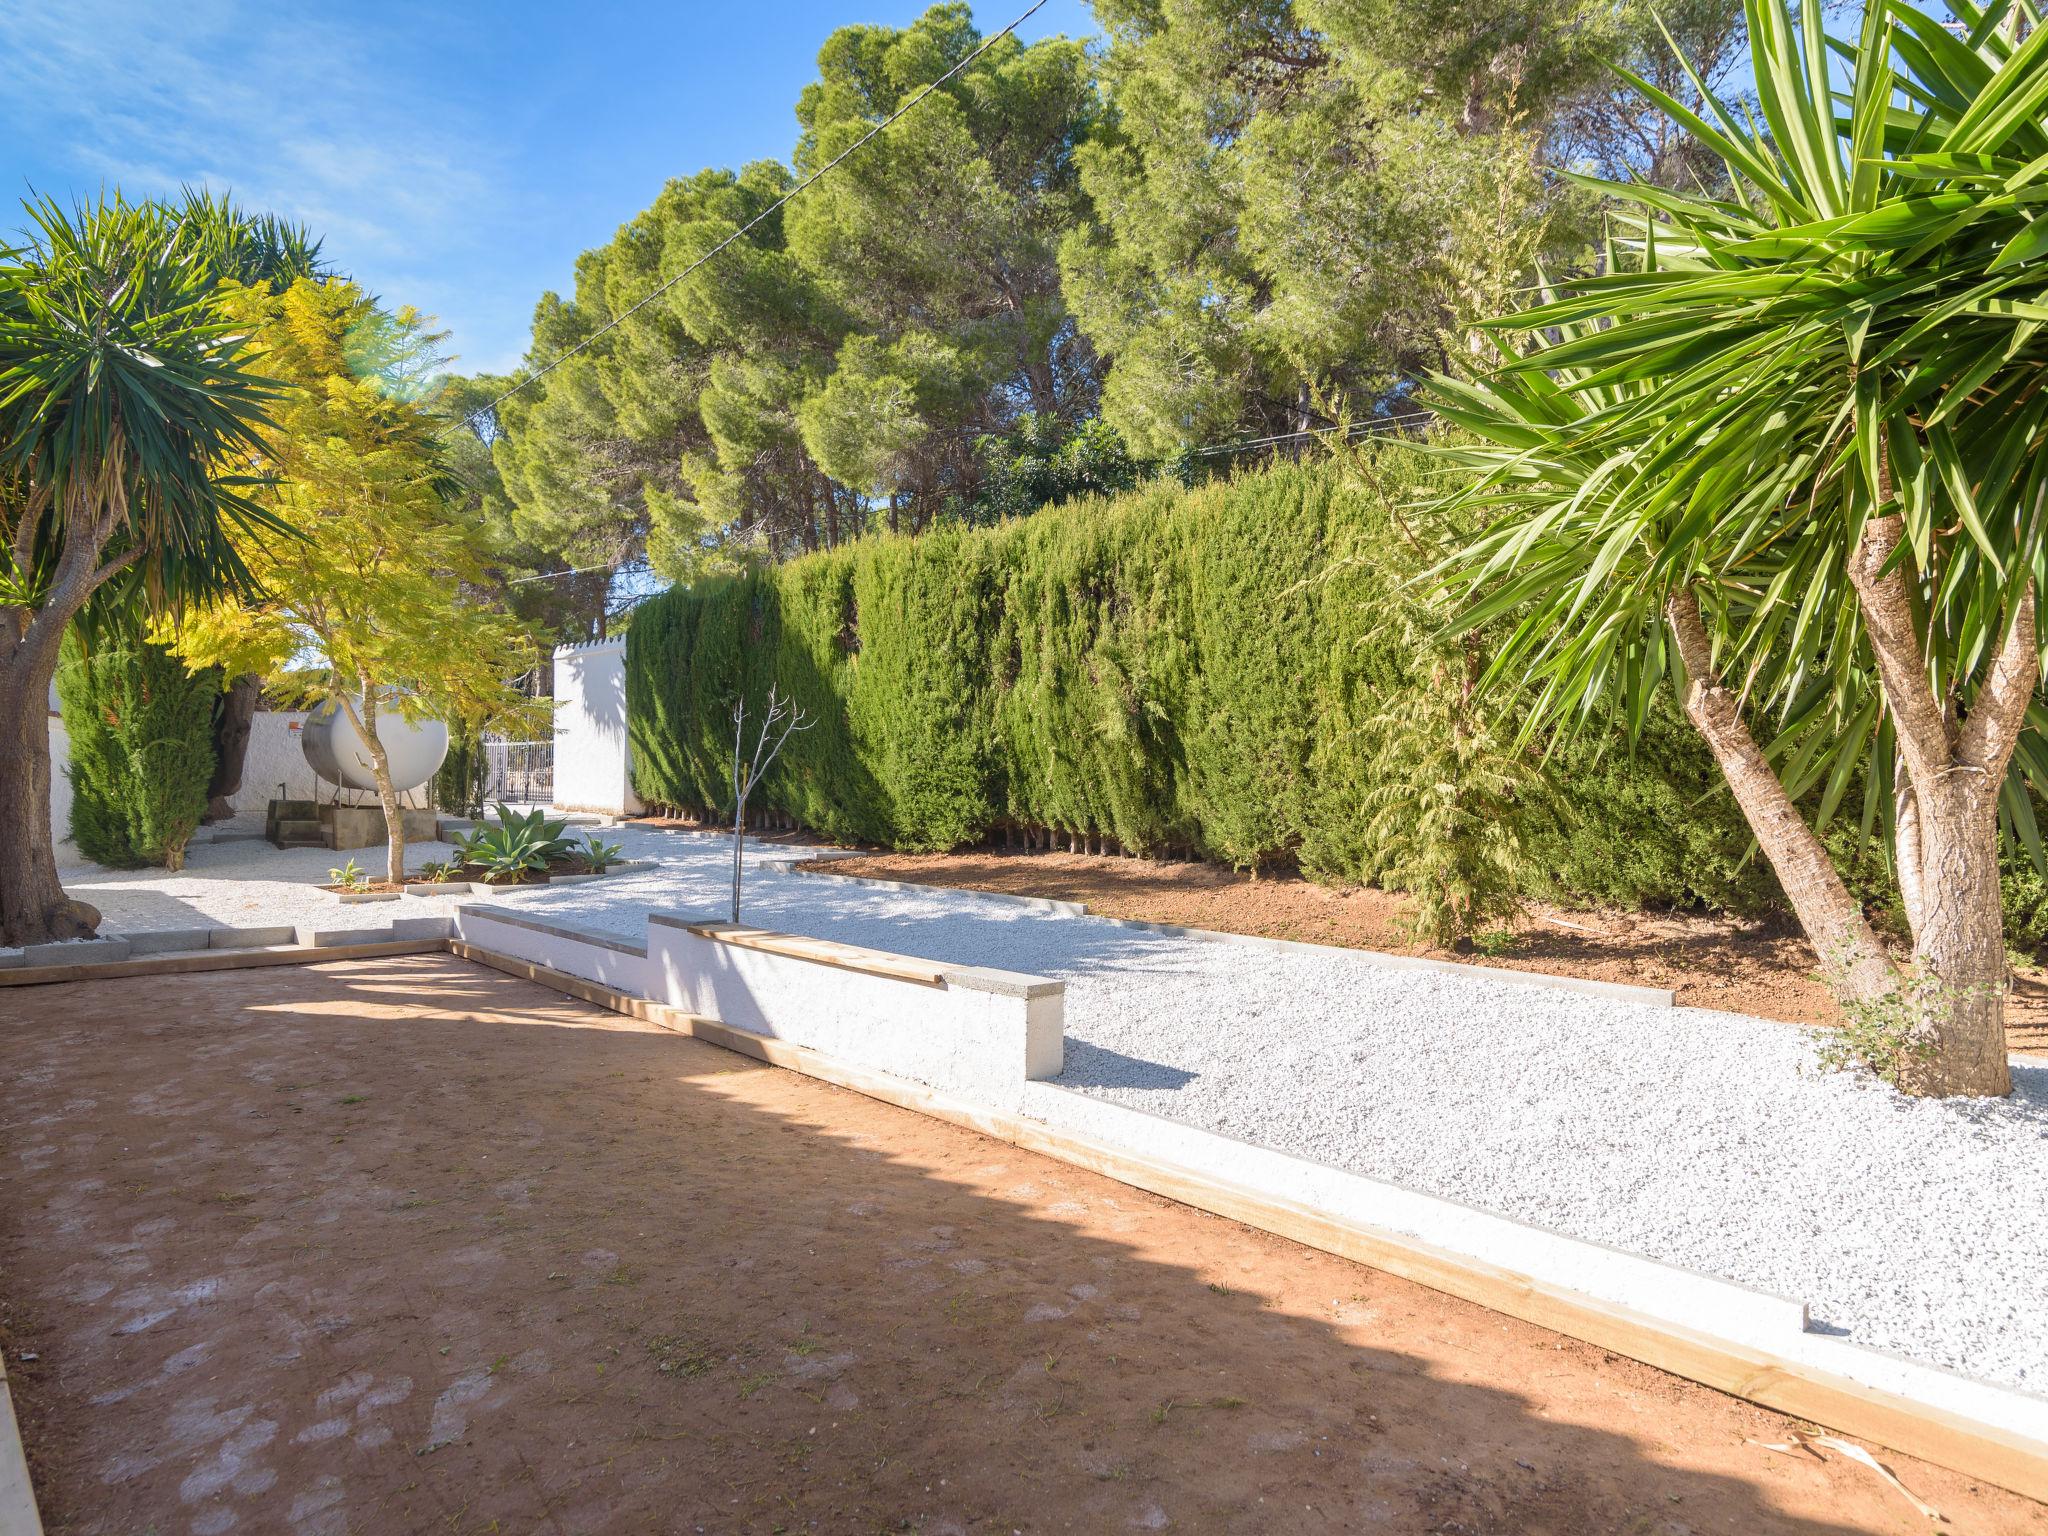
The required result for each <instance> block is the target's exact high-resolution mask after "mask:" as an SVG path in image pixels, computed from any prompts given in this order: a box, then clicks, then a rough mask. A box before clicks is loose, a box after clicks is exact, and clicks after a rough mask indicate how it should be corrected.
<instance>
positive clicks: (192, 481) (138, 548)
mask: <svg viewBox="0 0 2048 1536" xmlns="http://www.w3.org/2000/svg"><path fill="white" fill-rule="evenodd" d="M27 211H28V218H29V228H28V231H27V233H26V236H25V238H24V241H23V243H22V244H21V245H19V246H17V247H11V248H6V247H0V942H4V943H7V944H23V943H35V942H40V941H43V940H46V939H52V938H66V937H73V936H76V935H78V934H81V933H88V932H90V931H91V930H92V928H93V926H94V925H95V921H96V919H95V917H94V914H93V913H92V911H91V909H90V908H88V907H83V906H82V905H81V904H79V903H76V902H72V901H70V900H68V899H67V898H66V897H65V895H64V892H63V888H62V887H61V885H60V884H59V882H58V879H57V869H56V859H55V855H54V852H53V850H52V847H51V836H50V757H49V753H50V742H49V729H50V728H49V688H50V681H51V678H52V677H53V676H54V675H55V672H56V668H57V659H58V651H59V647H60V646H61V644H62V641H63V638H64V632H65V629H66V628H67V627H68V626H69V625H70V624H71V622H72V620H73V619H74V618H76V617H77V616H78V614H79V612H80V611H81V610H82V609H83V608H84V607H85V605H86V604H87V602H88V601H90V600H92V599H93V598H94V597H95V595H96V594H102V593H104V592H105V591H106V590H107V589H108V588H109V586H110V584H112V583H114V582H116V581H124V582H128V583H131V584H132V585H133V587H134V600H135V601H138V602H141V603H144V604H146V605H154V606H159V607H160V606H163V605H166V604H168V603H171V602H173V601H176V600H178V599H181V598H183V597H185V596H189V595H192V594H196V593H203V592H208V591H223V590H228V591H232V590H237V589H241V588H245V587H246V586H247V585H248V580H249V578H248V569H247V567H246V566H245V564H244V563H243V561H242V559H241V557H240V555H239V554H238V553H237V551H236V537H237V536H240V537H242V538H245V539H259V538H261V537H264V536H267V535H269V534H273V533H276V532H277V531H278V526H279V525H278V524H277V522H276V520H275V519H274V518H273V517H272V516H271V515H270V514H269V513H267V512H265V511H264V510H263V509H262V508H260V507H258V506H257V505H255V504H254V503H253V502H252V501H250V500H248V499H247V498H246V497H245V496H243V495H242V494H241V493H240V491H238V490H237V489H236V485H237V480H236V477H235V476H234V475H233V474H232V473H229V472H227V470H226V466H228V465H231V464H234V463H237V462H241V461H246V460H247V459H248V458H250V457H251V455H252V454H254V453H255V452H256V451H257V449H258V448H259V446H260V442H259V438H258V431H259V428H260V427H261V425H262V423H263V419H264V418H263V411H264V405H265V399H266V391H265V388H264V385H263V383H262V381H261V380H260V379H259V378H258V377H257V376H256V375H255V374H254V372H253V371H252V370H251V369H250V368H249V367H248V365H247V364H246V362H245V361H244V359H243V357H242V354H241V348H240V334H239V331H238V328H237V327H236V326H235V325H234V324H232V323H231V322H230V321H228V320H227V319H226V318H225V317H224V316H223V315H222V313H221V312H220V309H219V307H218V302H217V282H216V277H215V273H214V271H213V268H212V266H211V265H210V263H209V262H208V261H207V259H206V255H205V253H204V251H202V250H201V249H200V248H199V244H198V242H196V241H193V240H190V239H187V238H184V237H183V236H182V235H181V233H180V229H179V223H178V218H177V216H176V215H175V214H174V213H171V212H168V211H166V210H164V209H162V208H159V207H155V206H151V205H142V206H137V205H133V204H130V203H127V202H125V201H123V200H122V199H121V198H120V197H119V196H118V195H115V196H113V197H110V198H102V199H101V200H100V201H99V202H97V203H93V204H87V205H84V206H81V207H79V208H77V209H66V208H64V207H62V206H61V205H59V204H57V203H55V202H53V201H50V200H47V199H44V200H38V201H36V202H32V203H30V204H29V205H28V210H27Z"/></svg>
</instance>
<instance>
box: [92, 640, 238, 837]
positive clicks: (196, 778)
mask: <svg viewBox="0 0 2048 1536" xmlns="http://www.w3.org/2000/svg"><path fill="white" fill-rule="evenodd" d="M220 698H221V675H220V670H219V668H217V667H209V668H206V669H204V670H202V671H199V672H188V671H186V670H185V664H184V662H182V661H180V660H179V659H178V658H177V657H176V656H174V655H173V654H171V652H169V651H168V650H165V649H164V648H163V647H162V646H159V645H152V644H150V643H149V642H148V641H146V640H143V639H141V638H140V637H138V636H136V635H133V634H130V633H126V632H125V631H124V629H123V628H122V627H121V626H118V625H115V626H108V627H107V628H106V631H105V632H104V633H103V634H101V635H100V636H99V637H98V638H97V639H96V640H95V642H94V644H93V646H92V648H91V649H90V651H88V650H87V649H86V648H85V646H84V645H83V644H81V642H80V640H79V638H78V636H77V634H75V633H73V634H68V635H66V636H65V637H64V651H63V655H62V657H61V658H60V660H59V663H58V667H57V699H58V702H59V704H60V705H61V706H62V707H63V711H64V732H65V735H66V736H68V737H69V738H70V742H71V760H70V764H69V770H68V771H69V773H70V775H71V838H72V841H73V842H74V843H76V844H77V845H78V850H79V852H81V853H83V854H84V855H85V856H86V857H87V858H89V859H91V860H92V861H93V862H94V863H97V864H104V865H106V866H107V867H109V868H111V869H139V868H142V867H144V866H147V865H152V864H154V865H161V866H163V867H164V868H166V869H180V868H182V867H183V866H184V862H185V844H186V843H187V842H189V841H190V840H191V837H192V834H193V832H194V831H196V830H197V829H198V826H199V819H200V818H201V817H202V816H204V815H205V814H206V789H207V785H208V784H209V783H211V782H212V779H213V768H214V760H215V759H214V747H213V717H214V712H215V711H216V710H217V709H218V708H219V707H220Z"/></svg>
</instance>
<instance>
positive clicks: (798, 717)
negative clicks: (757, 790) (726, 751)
mask: <svg viewBox="0 0 2048 1536" xmlns="http://www.w3.org/2000/svg"><path fill="white" fill-rule="evenodd" d="M815 724H817V722H816V721H815V720H814V719H812V717H811V716H810V714H809V713H808V712H806V711H805V710H803V709H800V708H798V707H797V703H796V701H795V700H794V699H788V698H783V697H782V696H780V695H779V694H777V693H776V691H775V685H774V684H772V683H771V684H769V686H768V707H767V710H766V712H765V713H763V714H762V716H761V719H760V725H759V728H758V730H757V731H756V732H755V735H754V750H753V752H752V754H751V755H750V754H749V753H748V752H747V750H746V743H747V701H746V699H745V698H744V697H741V698H738V699H735V700H734V701H733V706H732V920H733V921H734V922H735V923H736V922H738V921H739V920H740V876H741V872H742V866H743V861H742V857H741V856H742V854H743V852H744V850H745V847H746V830H747V796H749V795H751V794H752V793H753V792H754V786H755V785H757V784H759V783H760V782H761V780H762V779H763V778H764V777H765V776H766V775H767V772H768V770H769V768H771V767H772V766H774V763H775V759H776V757H777V755H779V754H780V753H781V751H782V748H783V746H784V744H786V743H787V742H788V740H789V738H790V737H792V736H794V735H795V734H796V733H797V732H798V731H807V730H809V729H810V728H811V727H812V726H813V725H815Z"/></svg>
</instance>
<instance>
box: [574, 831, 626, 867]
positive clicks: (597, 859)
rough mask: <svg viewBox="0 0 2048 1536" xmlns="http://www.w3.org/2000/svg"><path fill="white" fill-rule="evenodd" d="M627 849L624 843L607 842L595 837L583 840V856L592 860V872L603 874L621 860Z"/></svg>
mask: <svg viewBox="0 0 2048 1536" xmlns="http://www.w3.org/2000/svg"><path fill="white" fill-rule="evenodd" d="M625 851H626V845H625V844H624V843H607V842H603V841H601V840H599V839H598V838H595V837H588V838H585V839H584V840H583V857H584V858H586V859H588V860H589V861H590V872H591V873H592V874H594V875H601V874H603V873H604V872H605V871H606V870H608V869H610V868H611V867H612V866H613V865H614V864H616V863H618V862H619V858H620V856H621V855H622V854H624V853H625Z"/></svg>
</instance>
